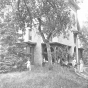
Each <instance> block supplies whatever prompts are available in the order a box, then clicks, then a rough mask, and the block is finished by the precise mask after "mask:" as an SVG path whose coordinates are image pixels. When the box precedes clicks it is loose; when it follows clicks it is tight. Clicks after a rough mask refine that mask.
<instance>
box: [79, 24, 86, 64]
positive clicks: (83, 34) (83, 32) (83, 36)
mask: <svg viewBox="0 0 88 88" xmlns="http://www.w3.org/2000/svg"><path fill="white" fill-rule="evenodd" d="M87 28H88V27H87V26H86V24H85V25H84V26H83V28H82V29H81V30H80V34H79V39H80V41H81V44H82V45H83V49H84V52H83V60H84V63H85V64H88V59H87V58H88V30H87Z"/></svg>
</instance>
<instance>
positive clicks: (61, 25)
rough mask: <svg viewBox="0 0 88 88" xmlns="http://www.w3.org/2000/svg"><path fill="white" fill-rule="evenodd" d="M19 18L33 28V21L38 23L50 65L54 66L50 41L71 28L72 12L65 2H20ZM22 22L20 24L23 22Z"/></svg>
mask: <svg viewBox="0 0 88 88" xmlns="http://www.w3.org/2000/svg"><path fill="white" fill-rule="evenodd" d="M17 3H18V14H17V15H18V18H19V19H20V20H21V21H22V23H24V24H25V23H28V24H29V25H30V28H32V26H33V25H32V24H33V23H34V22H33V20H34V19H36V20H37V23H38V31H39V33H40V35H41V37H42V39H43V42H44V43H45V44H46V47H47V54H48V61H49V65H51V64H52V56H51V50H50V44H49V42H50V39H51V37H52V36H55V35H57V34H58V35H60V34H61V33H65V32H66V31H65V29H67V28H68V29H69V28H70V26H71V20H70V10H69V7H68V4H67V3H66V2H65V1H64V0H18V2H17ZM21 21H20V22H21Z"/></svg>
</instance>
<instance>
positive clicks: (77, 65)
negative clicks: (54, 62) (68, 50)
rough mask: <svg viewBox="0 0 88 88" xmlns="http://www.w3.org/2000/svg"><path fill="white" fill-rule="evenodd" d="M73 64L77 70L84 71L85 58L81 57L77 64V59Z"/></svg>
mask: <svg viewBox="0 0 88 88" xmlns="http://www.w3.org/2000/svg"><path fill="white" fill-rule="evenodd" d="M72 66H73V67H74V69H75V70H78V71H79V72H83V71H84V63H83V60H82V59H80V61H79V63H78V64H77V62H76V59H74V60H73V61H72Z"/></svg>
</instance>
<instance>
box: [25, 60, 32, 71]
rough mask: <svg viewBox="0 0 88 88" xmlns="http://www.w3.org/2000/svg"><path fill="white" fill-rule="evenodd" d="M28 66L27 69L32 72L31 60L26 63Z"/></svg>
mask: <svg viewBox="0 0 88 88" xmlns="http://www.w3.org/2000/svg"><path fill="white" fill-rule="evenodd" d="M26 64H27V69H28V70H29V71H31V62H30V60H28V61H27V62H26Z"/></svg>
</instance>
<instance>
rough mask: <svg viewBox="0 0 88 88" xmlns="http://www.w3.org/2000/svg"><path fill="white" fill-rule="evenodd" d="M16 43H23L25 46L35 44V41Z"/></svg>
mask: <svg viewBox="0 0 88 88" xmlns="http://www.w3.org/2000/svg"><path fill="white" fill-rule="evenodd" d="M16 44H21V45H25V46H28V45H32V46H35V45H36V43H34V42H30V41H28V42H18V43H16Z"/></svg>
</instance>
